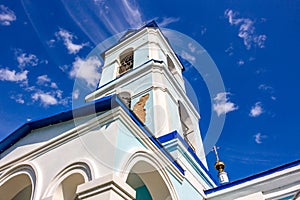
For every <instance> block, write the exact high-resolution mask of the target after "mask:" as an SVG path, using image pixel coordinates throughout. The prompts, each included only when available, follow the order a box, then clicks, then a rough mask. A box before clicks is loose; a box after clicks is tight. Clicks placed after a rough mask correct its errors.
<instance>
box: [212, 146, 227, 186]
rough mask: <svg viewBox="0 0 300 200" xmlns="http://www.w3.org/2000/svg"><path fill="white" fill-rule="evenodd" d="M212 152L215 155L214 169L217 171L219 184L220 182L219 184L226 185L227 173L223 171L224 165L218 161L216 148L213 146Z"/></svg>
mask: <svg viewBox="0 0 300 200" xmlns="http://www.w3.org/2000/svg"><path fill="white" fill-rule="evenodd" d="M213 150H214V152H215V154H216V159H217V161H216V163H215V168H216V170H218V177H219V182H220V184H225V183H228V182H229V179H228V176H227V173H226V172H225V171H224V168H225V163H224V162H222V161H221V160H220V158H219V154H218V151H217V147H216V146H214V148H213Z"/></svg>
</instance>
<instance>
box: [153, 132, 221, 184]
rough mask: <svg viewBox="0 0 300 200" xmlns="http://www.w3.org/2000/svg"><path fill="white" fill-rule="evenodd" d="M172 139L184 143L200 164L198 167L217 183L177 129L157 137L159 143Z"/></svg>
mask: <svg viewBox="0 0 300 200" xmlns="http://www.w3.org/2000/svg"><path fill="white" fill-rule="evenodd" d="M173 139H179V140H180V142H181V143H182V144H183V145H184V147H185V148H186V149H187V150H188V152H189V153H190V154H191V155H192V156H193V158H194V159H195V160H196V162H197V163H198V164H199V165H200V167H201V168H202V169H203V170H204V172H205V173H206V174H207V175H208V176H209V177H210V178H211V180H212V181H213V182H214V183H215V184H216V185H217V181H216V180H215V179H214V178H213V176H212V175H211V174H210V173H209V171H208V170H207V169H206V167H205V166H204V165H203V163H202V161H201V160H200V159H199V157H198V156H197V155H196V153H195V152H194V151H193V149H192V148H191V147H190V145H188V143H187V142H186V141H185V140H184V139H183V138H182V137H181V135H180V134H179V133H178V132H177V131H173V132H171V133H169V134H167V135H163V136H161V137H159V138H158V141H160V142H161V143H165V142H168V141H170V140H173Z"/></svg>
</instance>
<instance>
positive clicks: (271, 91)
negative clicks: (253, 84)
mask: <svg viewBox="0 0 300 200" xmlns="http://www.w3.org/2000/svg"><path fill="white" fill-rule="evenodd" d="M258 89H259V90H261V91H264V92H266V93H268V94H269V95H270V98H271V99H272V100H273V101H275V100H276V99H277V98H276V96H275V95H274V94H275V90H274V88H273V87H272V86H270V85H267V84H260V85H259V86H258Z"/></svg>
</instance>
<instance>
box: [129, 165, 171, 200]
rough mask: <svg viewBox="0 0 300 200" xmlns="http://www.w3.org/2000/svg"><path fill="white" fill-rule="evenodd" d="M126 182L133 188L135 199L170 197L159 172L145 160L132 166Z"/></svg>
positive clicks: (145, 199)
mask: <svg viewBox="0 0 300 200" xmlns="http://www.w3.org/2000/svg"><path fill="white" fill-rule="evenodd" d="M126 183H127V184H128V185H130V186H131V187H132V188H134V189H135V191H136V200H152V199H171V194H170V191H169V189H168V187H167V185H166V183H165V181H164V180H163V178H162V177H161V175H160V173H159V172H158V171H157V169H156V168H155V167H153V166H152V165H151V164H149V163H147V162H145V161H139V162H137V163H136V164H135V165H134V166H133V167H132V169H131V170H130V172H129V175H128V177H127V180H126Z"/></svg>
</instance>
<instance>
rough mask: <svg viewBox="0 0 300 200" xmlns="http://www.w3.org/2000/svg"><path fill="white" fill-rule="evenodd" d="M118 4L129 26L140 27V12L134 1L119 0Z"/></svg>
mask: <svg viewBox="0 0 300 200" xmlns="http://www.w3.org/2000/svg"><path fill="white" fill-rule="evenodd" d="M119 2H120V3H121V4H122V8H123V9H121V11H122V12H123V15H124V17H125V19H126V21H127V22H128V24H130V26H131V27H139V26H141V25H142V23H143V20H142V12H141V11H140V9H139V6H138V4H137V3H136V1H128V0H120V1H119Z"/></svg>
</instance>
